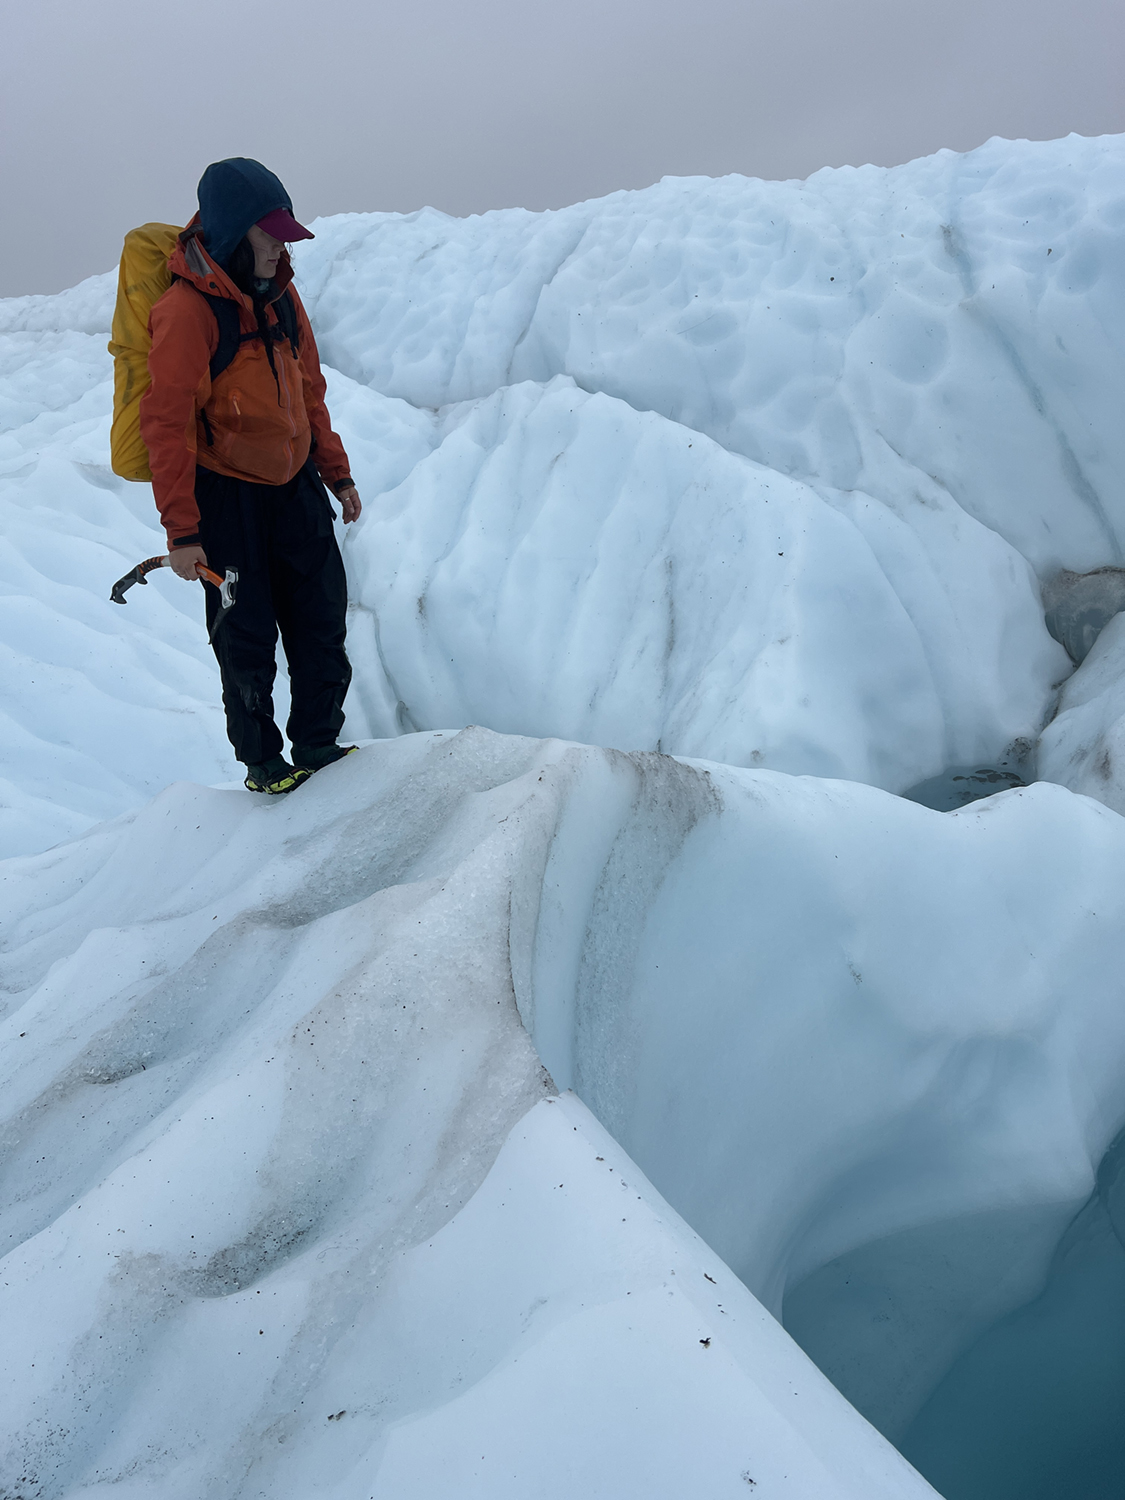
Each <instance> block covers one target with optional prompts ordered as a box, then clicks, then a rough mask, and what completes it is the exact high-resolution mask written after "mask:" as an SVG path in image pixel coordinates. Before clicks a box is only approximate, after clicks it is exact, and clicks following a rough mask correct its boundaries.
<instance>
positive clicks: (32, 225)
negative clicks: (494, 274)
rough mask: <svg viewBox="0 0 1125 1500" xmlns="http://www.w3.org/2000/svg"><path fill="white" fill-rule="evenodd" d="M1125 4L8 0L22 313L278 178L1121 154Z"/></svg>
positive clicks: (467, 193)
mask: <svg viewBox="0 0 1125 1500" xmlns="http://www.w3.org/2000/svg"><path fill="white" fill-rule="evenodd" d="M1123 77H1125V4H1123V3H1122V0H940V3H939V0H690V3H689V0H273V3H271V4H269V5H251V4H248V3H246V0H195V3H194V4H193V5H190V6H185V5H176V6H171V5H167V4H159V3H156V0H144V3H141V0H18V3H17V0H7V3H6V5H5V8H4V25H3V46H2V55H0V152H2V153H3V155H2V163H0V203H2V204H3V235H2V237H0V295H6V296H12V295H17V294H20V293H24V292H51V291H58V290H60V289H61V288H62V287H65V286H69V285H71V284H72V283H74V282H75V281H78V280H80V279H81V278H82V277H83V276H88V275H90V274H92V273H93V272H96V271H104V270H107V269H109V268H110V267H111V266H112V265H113V264H115V262H116V260H117V257H118V255H119V253H120V248H121V239H122V236H123V234H124V233H125V231H126V230H127V229H129V228H130V227H131V226H133V225H134V224H139V223H144V222H145V221H146V220H149V219H158V220H164V221H167V222H170V223H176V224H182V223H185V222H186V221H187V219H188V218H189V217H190V215H191V214H192V212H193V211H194V209H195V184H196V182H197V181H198V179H199V176H200V173H201V172H202V170H203V168H204V167H205V166H206V165H207V163H208V162H209V161H213V160H216V159H218V158H219V157H223V156H255V157H257V158H259V160H261V161H264V162H265V163H266V164H267V165H268V166H270V167H272V168H273V170H274V171H276V172H277V173H278V174H279V175H280V176H281V178H282V179H283V181H284V182H285V183H286V185H287V187H288V188H289V191H290V192H291V194H292V196H293V201H294V206H295V209H296V212H297V216H298V217H299V218H304V219H306V220H307V219H310V218H313V217H315V216H316V215H318V214H325V213H335V212H339V211H341V210H344V209H376V208H380V209H402V210H409V209H414V208H418V207H420V206H421V205H423V204H427V203H429V204H434V205H435V206H436V207H438V208H442V209H445V210H446V211H447V212H449V213H454V214H466V213H474V212H480V211H482V210H484V209H487V208H503V207H509V206H512V205H516V204H520V205H523V206H524V207H527V208H536V209H539V208H555V207H560V206H562V205H564V204H566V203H572V202H576V201H577V200H579V199H582V198H589V197H595V196H598V195H600V194H602V193H607V192H611V191H612V190H613V189H615V188H620V187H644V186H646V185H647V184H648V183H651V182H655V181H656V180H657V179H659V178H660V177H662V176H665V175H666V174H675V175H681V174H694V173H708V174H711V175H719V174H722V173H725V172H744V173H747V174H748V175H751V176H757V177H804V176H807V175H808V174H809V173H810V172H813V171H815V170H816V169H817V168H818V167H822V166H839V165H841V164H844V163H852V164H860V163H863V162H877V163H880V164H882V165H887V166H889V165H893V164H895V163H897V162H902V161H908V160H910V159H911V158H912V157H915V156H921V155H925V154H927V153H928V152H931V151H935V150H937V149H938V148H939V147H941V146H950V147H952V148H954V149H955V150H968V149H970V148H971V147H973V146H977V145H979V144H980V143H981V142H982V141H984V140H987V139H988V137H989V136H992V135H1003V136H1008V137H1020V136H1026V137H1030V138H1032V139H1050V138H1051V137H1054V136H1059V135H1065V134H1067V133H1068V132H1070V131H1072V130H1073V131H1078V132H1079V133H1080V134H1082V135H1101V134H1104V133H1106V132H1110V131H1122V130H1125V88H1123V86H1122V79H1123Z"/></svg>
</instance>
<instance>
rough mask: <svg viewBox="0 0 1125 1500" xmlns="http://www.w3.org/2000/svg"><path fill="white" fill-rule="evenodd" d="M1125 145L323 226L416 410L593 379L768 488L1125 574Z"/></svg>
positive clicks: (321, 289) (366, 363) (324, 241)
mask: <svg viewBox="0 0 1125 1500" xmlns="http://www.w3.org/2000/svg"><path fill="white" fill-rule="evenodd" d="M1123 236H1125V140H1123V138H1122V137H1119V136H1108V137H1103V138H1101V139H1098V140H1084V139H1082V138H1081V137H1078V136H1070V137H1068V138H1067V139H1066V140H1062V141H1051V142H1046V143H1044V142H1036V143H1029V142H1026V141H1022V142H1011V141H1001V140H993V141H990V142H989V143H988V144H987V145H985V146H982V147H981V148H980V149H979V150H977V151H973V152H970V153H969V154H968V155H965V156H959V155H957V154H955V153H953V152H949V151H941V152H938V153H937V155H936V156H932V157H927V158H925V159H923V160H920V161H915V162H911V163H909V164H908V165H906V166H902V167H896V168H893V169H891V170H885V169H882V168H876V167H863V168H860V169H858V170H857V169H852V168H844V169H838V170H830V169H826V170H824V171H822V172H818V173H816V174H815V176H813V177H811V178H809V180H808V181H807V182H803V183H802V182H784V183H777V182H758V181H753V180H749V179H746V178H742V177H734V176H732V177H727V178H723V179H720V180H718V181H714V180H711V179H707V178H694V179H668V180H666V181H665V182H663V183H660V184H659V185H658V186H656V187H653V188H649V189H647V190H645V191H644V192H639V193H616V194H614V195H612V196H611V197H609V198H605V199H601V200H597V201H594V202H590V203H583V204H578V205H576V206H575V207H573V208H568V209H563V210H561V211H560V212H558V213H554V214H543V215H529V214H520V213H492V214H486V215H484V216H482V217H480V218H472V219H468V220H464V221H460V220H454V219H450V218H447V217H445V216H444V215H442V214H438V213H435V212H433V211H432V210H426V211H424V212H422V213H420V214H415V215H412V216H410V217H409V218H407V219H402V218H399V217H396V216H392V215H382V214H369V215H363V214H350V215H342V216H340V217H338V218H336V219H334V220H328V221H322V222H321V223H320V225H319V227H318V237H317V239H316V241H315V242H314V243H312V244H309V245H307V246H304V247H302V250H301V255H300V266H301V274H302V277H303V278H304V282H305V284H306V285H307V287H308V289H309V294H310V302H311V305H312V308H313V318H314V322H315V324H316V326H317V328H318V330H319V336H320V338H321V340H322V342H323V344H324V346H325V350H326V353H327V356H328V358H329V359H330V361H331V362H332V364H334V365H335V366H336V367H337V368H338V369H340V370H342V371H343V372H344V373H345V374H348V375H350V376H352V377H353V378H355V379H357V380H361V381H363V382H365V383H367V384H370V385H371V386H373V387H374V388H375V389H377V390H380V391H383V392H384V393H386V394H388V395H393V396H402V397H404V398H405V399H406V400H408V401H410V402H412V403H413V404H415V405H419V406H442V405H445V404H446V403H448V402H454V401H464V400H467V399H471V398H477V397H481V396H485V395H488V394H490V393H491V392H493V391H495V390H497V389H499V388H500V387H503V386H506V385H509V384H511V383H513V382H514V381H520V380H524V379H531V380H536V381H548V380H550V379H551V378H552V377H553V376H555V375H559V374H564V375H569V376H571V377H572V378H573V379H574V380H575V381H576V382H577V383H578V384H579V385H580V386H582V387H583V388H584V389H586V390H588V391H594V390H598V391H604V392H606V393H607V394H609V395H611V396H615V397H617V398H619V399H621V400H623V401H626V402H628V403H629V404H630V405H631V406H633V407H635V408H637V409H638V410H642V411H655V412H659V413H660V414H661V415H663V416H665V417H667V418H669V419H670V420H672V421H674V422H676V423H679V424H682V425H684V426H686V427H689V428H691V429H693V430H696V431H699V432H704V433H706V434H708V436H710V437H712V438H713V439H715V441H717V442H719V443H720V444H722V446H723V447H725V448H727V449H729V450H731V451H733V452H737V453H742V454H745V455H746V456H747V457H749V458H753V459H755V460H757V461H758V462H760V463H763V464H765V465H767V466H768V467H770V468H776V469H778V470H780V471H781V472H782V473H786V474H791V475H794V476H796V477H799V478H801V479H804V480H806V481H810V482H820V483H824V484H827V485H830V486H832V487H834V488H838V489H842V490H862V491H865V492H866V493H868V494H870V495H873V496H875V497H876V498H878V499H880V500H883V501H885V502H886V503H888V504H891V505H898V504H901V503H902V500H903V498H904V497H914V496H917V497H919V498H922V499H926V500H928V499H930V498H931V497H934V496H937V495H941V494H943V493H945V494H948V495H949V497H950V498H952V499H953V500H954V501H955V502H956V503H957V504H958V505H959V506H961V508H962V509H964V510H965V511H967V512H968V513H969V514H970V515H972V516H975V517H976V518H977V519H978V520H981V521H982V522H984V524H986V525H987V526H989V527H990V528H992V529H993V530H995V531H997V532H999V534H1000V535H1001V536H1004V537H1005V538H1006V539H1007V540H1008V541H1010V542H1011V543H1012V544H1013V545H1014V546H1015V547H1016V548H1017V549H1018V550H1019V551H1020V552H1021V553H1023V554H1024V555H1025V556H1027V557H1028V558H1030V559H1031V561H1032V562H1033V563H1034V564H1035V566H1036V567H1037V568H1039V569H1044V570H1048V571H1049V570H1051V569H1052V568H1054V567H1057V566H1060V565H1066V566H1068V567H1071V568H1074V569H1076V570H1079V571H1081V570H1085V569H1087V568H1090V567H1094V566H1097V565H1098V564H1099V563H1105V562H1113V561H1120V560H1121V558H1122V548H1123V545H1125V490H1123V484H1125V481H1123V479H1122V475H1123V474H1125V435H1123V431H1122V424H1121V422H1120V420H1119V412H1120V398H1121V390H1122V376H1123V365H1122V349H1121V343H1120V339H1119V337H1118V335H1117V334H1116V332H1115V330H1118V329H1120V327H1121V323H1122V319H1123V315H1125V271H1123V270H1122V265H1123V260H1122V255H1121V249H1122V239H1123Z"/></svg>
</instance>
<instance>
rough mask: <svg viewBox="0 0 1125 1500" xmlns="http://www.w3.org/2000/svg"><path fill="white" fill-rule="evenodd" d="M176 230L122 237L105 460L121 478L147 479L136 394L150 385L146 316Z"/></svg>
mask: <svg viewBox="0 0 1125 1500" xmlns="http://www.w3.org/2000/svg"><path fill="white" fill-rule="evenodd" d="M179 234H180V230H178V229H177V228H176V227H175V225H174V224H142V225H141V227H140V228H139V229H131V230H130V231H129V233H128V234H127V235H126V236H125V247H124V249H123V250H122V252H121V268H120V270H119V272H118V277H117V305H116V307H115V308H114V310H113V330H112V337H111V339H110V342H109V352H110V353H111V354H112V355H113V426H112V427H111V428H110V433H109V449H110V462H111V464H112V466H113V472H114V473H115V474H119V475H120V476H121V478H122V479H151V478H152V470H151V469H150V468H149V465H148V449H147V448H146V447H145V445H144V440H143V439H142V437H141V412H140V408H141V397H142V396H143V395H144V393H145V392H146V391H147V390H148V388H149V383H150V382H149V374H148V351H149V349H150V348H151V346H152V340H151V339H150V338H149V334H148V315H149V313H150V312H151V311H152V304H153V303H154V302H155V301H156V300H157V299H158V298H160V297H162V296H163V295H164V293H165V292H166V291H167V290H168V288H169V287H170V286H171V285H172V273H171V272H170V271H169V269H168V261H169V258H170V257H171V255H172V252H173V251H174V250H175V248H176V240H177V238H178V237H179Z"/></svg>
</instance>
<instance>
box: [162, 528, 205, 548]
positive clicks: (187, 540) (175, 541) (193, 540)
mask: <svg viewBox="0 0 1125 1500" xmlns="http://www.w3.org/2000/svg"><path fill="white" fill-rule="evenodd" d="M168 544H169V546H172V547H202V545H203V542H202V541H201V539H200V536H199V533H198V531H197V532H196V533H195V535H194V536H173V537H169V538H168Z"/></svg>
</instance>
